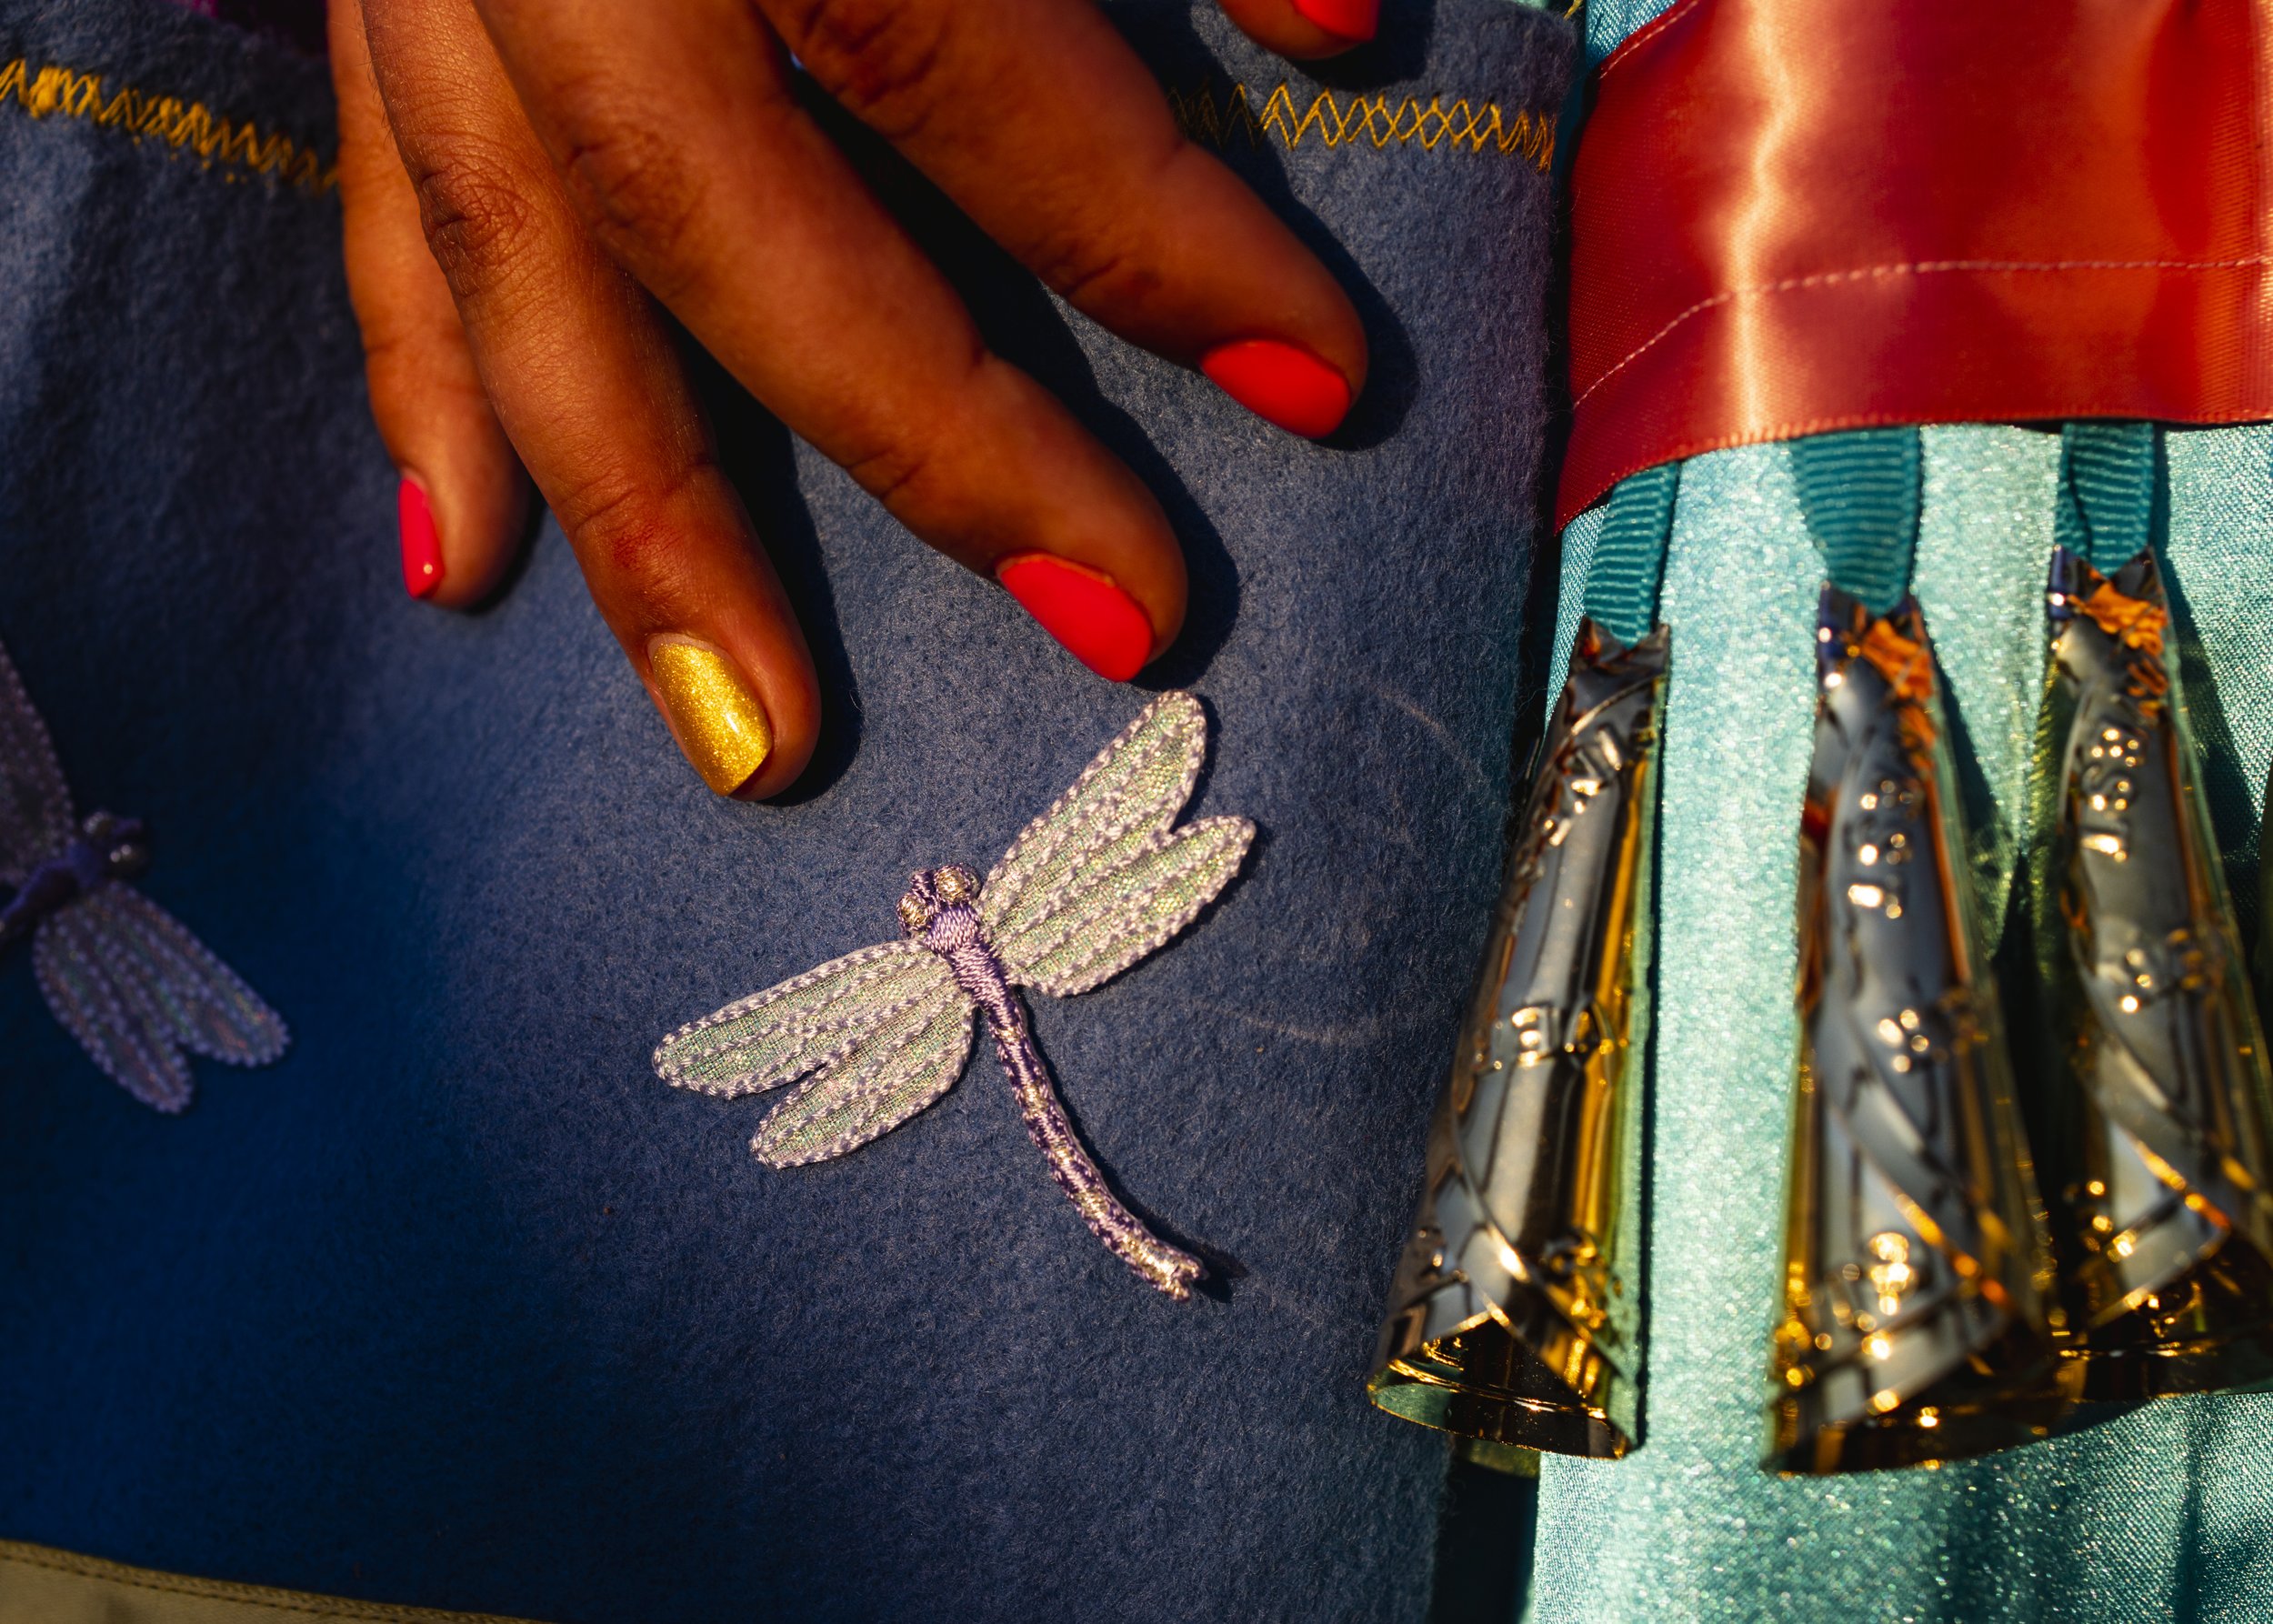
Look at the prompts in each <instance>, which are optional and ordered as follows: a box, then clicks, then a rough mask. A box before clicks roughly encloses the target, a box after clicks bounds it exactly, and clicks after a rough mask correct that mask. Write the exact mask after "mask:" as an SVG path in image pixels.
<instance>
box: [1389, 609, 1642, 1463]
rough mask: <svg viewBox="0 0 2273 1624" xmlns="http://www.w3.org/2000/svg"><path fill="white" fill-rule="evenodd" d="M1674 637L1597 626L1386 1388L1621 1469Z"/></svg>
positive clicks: (1453, 1418) (1449, 1418) (1409, 1413)
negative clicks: (1662, 728)
mask: <svg viewBox="0 0 2273 1624" xmlns="http://www.w3.org/2000/svg"><path fill="white" fill-rule="evenodd" d="M1667 640H1668V639H1667V632H1666V630H1665V628H1663V627H1659V628H1657V630H1655V631H1653V632H1652V633H1651V634H1650V635H1649V636H1648V637H1645V638H1643V639H1642V640H1641V641H1640V642H1638V643H1637V644H1636V645H1635V646H1634V647H1631V648H1627V647H1624V646H1622V645H1620V644H1619V643H1618V642H1617V640H1616V639H1615V638H1613V637H1610V636H1609V634H1607V632H1605V631H1603V630H1602V629H1601V628H1600V627H1597V626H1596V625H1595V624H1594V623H1593V622H1592V621H1582V622H1581V623H1580V627H1579V632H1578V636H1577V640H1576V645H1575V647H1573V649H1572V651H1571V661H1570V678H1569V681H1568V683H1567V686H1566V687H1565V688H1564V691H1563V695H1562V697H1561V699H1560V701H1559V702H1558V703H1557V707H1556V710H1555V717H1554V723H1553V727H1552V729H1551V731H1550V732H1549V734H1548V737H1547V748H1546V752H1545V755H1544V757H1543V759H1544V762H1545V765H1544V767H1543V768H1542V769H1541V771H1540V773H1539V775H1538V777H1537V780H1536V782H1535V783H1534V784H1533V786H1532V790H1531V797H1530V801H1529V803H1528V807H1527V811H1526V815H1525V817H1524V820H1523V822H1522V823H1521V824H1520V825H1519V826H1518V829H1517V839H1516V847H1515V851H1514V854H1513V856H1512V858H1511V860H1510V863H1509V867H1508V875H1507V887H1506V889H1505V891H1504V893H1503V895H1502V897H1501V899H1500V904H1499V909H1498V912H1497V916H1496V917H1495V919H1494V923H1493V928H1492V934H1491V937H1490V939H1489V941H1488V943H1487V946H1486V949H1485V955H1484V963H1483V967H1482V969H1481V972H1480V974H1479V977H1478V979H1477V988H1476V994H1475V998H1474V1001H1473V1003H1472V1004H1471V1006H1470V1010H1469V1015H1468V1019H1467V1024H1466V1026H1465V1027H1464V1028H1463V1029H1462V1032H1461V1035H1460V1041H1459V1048H1457V1051H1456V1053H1455V1057H1454V1060H1453V1066H1452V1072H1451V1076H1450V1077H1449V1078H1447V1082H1446V1084H1445V1088H1444V1092H1443V1094H1442V1095H1441V1097H1440V1098H1439V1099H1438V1102H1437V1115H1436V1119H1435V1122H1434V1125H1433V1126H1432V1128H1431V1129H1430V1133H1429V1139H1428V1178H1427V1188H1426V1189H1425V1190H1424V1192H1423V1195H1422V1198H1421V1205H1420V1213H1419V1217H1418V1218H1417V1219H1416V1220H1415V1224H1414V1228H1413V1232H1412V1236H1411V1238H1410V1239H1409V1240H1408V1241H1407V1245H1406V1248H1405V1254H1404V1258H1403V1259H1402V1260H1401V1262H1400V1263H1399V1265H1398V1268H1397V1278H1396V1282H1395V1284H1394V1286H1393V1287H1392V1288H1391V1293H1390V1309H1389V1315H1388V1318H1387V1323H1386V1324H1385V1325H1384V1326H1383V1328H1382V1333H1381V1340H1380V1348H1379V1353H1378V1356H1377V1359H1376V1361H1375V1364H1376V1369H1375V1373H1374V1376H1373V1378H1372V1380H1371V1381H1370V1383H1369V1384H1368V1388H1369V1390H1370V1391H1371V1393H1372V1395H1373V1399H1374V1402H1375V1403H1377V1404H1378V1405H1380V1406H1381V1407H1382V1408H1384V1409H1387V1410H1389V1411H1392V1412H1393V1413H1395V1414H1397V1415H1401V1416H1404V1417H1406V1418H1408V1419H1411V1420H1416V1421H1420V1422H1423V1423H1426V1424H1427V1425H1429V1426H1433V1427H1440V1428H1443V1429H1446V1430H1447V1431H1450V1432H1455V1433H1458V1434H1461V1435H1463V1436H1466V1437H1470V1438H1477V1439H1487V1440H1490V1441H1492V1442H1496V1443H1504V1444H1517V1445H1522V1446H1524V1447H1527V1448H1530V1449H1547V1450H1552V1451H1556V1452H1557V1453H1563V1454H1574V1455H1593V1456H1605V1457H1615V1456H1618V1455H1622V1454H1624V1453H1625V1452H1626V1450H1627V1449H1629V1448H1630V1447H1631V1446H1632V1445H1633V1443H1634V1441H1635V1439H1636V1436H1637V1411H1638V1402H1637V1400H1638V1392H1639V1388H1638V1383H1639V1379H1640V1375H1641V1350H1640V1345H1639V1328H1640V1308H1641V1302H1640V1279H1639V1275H1638V1270H1639V1266H1640V1258H1641V1239H1642V1237H1641V1235H1640V1224H1639V1208H1638V1203H1639V1200H1640V1193H1641V1190H1640V1186H1641V1178H1640V1168H1639V1165H1638V1164H1639V1152H1640V1125H1641V1117H1640V1109H1641V1101H1642V1070H1641V1065H1642V1052H1641V1051H1642V1048H1643V1047H1644V1038H1645V1035H1646V1033H1647V1024H1648V1023H1647V1007H1646V1000H1647V982H1648V962H1649V948H1648V921H1649V917H1650V907H1649V885H1650V870H1651V866H1652V861H1653V847H1652V841H1653V834H1654V828H1653V826H1654V823H1655V804H1656V800H1657V785H1656V782H1655V777H1656V775H1655V772H1654V756H1655V750H1656V747H1657V717H1658V707H1659V704H1660V697H1661V690H1662V687H1663V683H1664V677H1665V672H1666V660H1667Z"/></svg>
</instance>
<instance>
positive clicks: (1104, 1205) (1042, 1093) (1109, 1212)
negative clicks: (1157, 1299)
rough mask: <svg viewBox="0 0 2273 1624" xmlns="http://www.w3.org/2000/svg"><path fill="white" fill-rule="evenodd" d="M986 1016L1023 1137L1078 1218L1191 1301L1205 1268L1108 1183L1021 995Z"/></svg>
mask: <svg viewBox="0 0 2273 1624" xmlns="http://www.w3.org/2000/svg"><path fill="white" fill-rule="evenodd" d="M1006 1017H1007V1018H1006ZM987 1025H988V1026H989V1027H990V1028H992V1029H993V1032H994V1038H995V1052H996V1055H997V1056H998V1057H1000V1058H1001V1060H1002V1068H1003V1070H1004V1071H1005V1072H1006V1073H1007V1074H1008V1075H1009V1078H1010V1085H1011V1088H1013V1089H1014V1090H1015V1091H1016V1094H1017V1097H1018V1114H1019V1116H1020V1117H1021V1118H1023V1119H1024V1120H1025V1122H1026V1137H1027V1138H1031V1139H1032V1140H1033V1141H1034V1143H1035V1147H1036V1148H1037V1149H1039V1150H1040V1151H1041V1153H1042V1154H1043V1156H1044V1157H1046V1158H1048V1161H1049V1168H1050V1177H1051V1178H1054V1179H1056V1181H1057V1188H1060V1189H1062V1190H1064V1191H1065V1192H1066V1196H1067V1197H1068V1198H1071V1200H1072V1201H1073V1204H1074V1208H1075V1210H1076V1211H1077V1212H1079V1213H1080V1214H1081V1221H1082V1222H1083V1223H1085V1224H1086V1225H1088V1226H1089V1233H1090V1234H1092V1235H1094V1236H1096V1238H1098V1239H1099V1240H1101V1241H1103V1242H1104V1243H1105V1246H1106V1250H1108V1251H1110V1252H1111V1253H1112V1254H1113V1255H1114V1256H1115V1257H1116V1258H1119V1259H1120V1260H1121V1261H1122V1262H1124V1263H1126V1264H1127V1265H1128V1267H1129V1268H1132V1269H1134V1270H1135V1271H1136V1274H1137V1276H1138V1277H1139V1278H1142V1279H1143V1280H1144V1281H1145V1282H1146V1284H1147V1285H1149V1286H1151V1287H1153V1288H1155V1289H1156V1290H1158V1291H1163V1292H1166V1293H1167V1295H1168V1296H1170V1297H1172V1298H1176V1299H1177V1301H1178V1302H1183V1301H1185V1300H1186V1299H1187V1298H1190V1296H1191V1295H1192V1286H1193V1283H1194V1282H1195V1281H1197V1280H1198V1279H1199V1278H1201V1277H1202V1276H1204V1275H1205V1274H1206V1273H1207V1266H1206V1265H1204V1264H1203V1263H1201V1262H1200V1260H1199V1259H1198V1258H1195V1257H1193V1256H1192V1255H1191V1254H1190V1253H1189V1252H1186V1251H1182V1250H1179V1249H1178V1248H1175V1247H1172V1246H1170V1245H1169V1244H1168V1243H1167V1241H1165V1240H1162V1239H1161V1238H1159V1237H1158V1236H1157V1235H1155V1234H1154V1233H1153V1232H1152V1231H1151V1230H1150V1229H1148V1228H1146V1227H1145V1223H1144V1220H1143V1219H1142V1218H1138V1217H1137V1216H1136V1214H1135V1213H1133V1212H1131V1211H1129V1209H1128V1208H1126V1207H1125V1206H1123V1205H1122V1204H1121V1201H1120V1199H1119V1198H1117V1197H1116V1196H1115V1195H1114V1194H1113V1188H1112V1186H1110V1185H1109V1184H1107V1183H1106V1178H1105V1175H1104V1173H1103V1172H1101V1171H1100V1170H1099V1169H1098V1168H1097V1164H1096V1161H1095V1160H1094V1159H1093V1158H1091V1157H1090V1155H1089V1152H1088V1150H1087V1148H1086V1147H1084V1146H1083V1144H1082V1142H1081V1138H1080V1136H1079V1135H1078V1134H1076V1132H1075V1131H1074V1125H1073V1122H1072V1120H1071V1119H1070V1118H1067V1117H1066V1108H1065V1106H1064V1104H1063V1103H1062V1102H1061V1101H1060V1100H1059V1099H1058V1098H1057V1089H1056V1086H1055V1085H1054V1084H1053V1083H1052V1082H1051V1080H1050V1074H1049V1068H1048V1067H1047V1066H1046V1064H1045V1063H1044V1061H1043V1059H1042V1055H1041V1051H1040V1050H1039V1049H1037V1048H1035V1047H1034V1035H1033V1033H1032V1031H1031V1030H1030V1029H1029V1028H1027V1026H1026V1009H1025V1007H1024V1006H1023V1005H1021V1004H1020V1003H1019V1002H1018V999H1017V995H1016V993H1012V994H1010V996H1009V998H1008V1000H1007V1008H1006V1011H998V1010H995V1009H991V1008H990V1009H988V1011H987Z"/></svg>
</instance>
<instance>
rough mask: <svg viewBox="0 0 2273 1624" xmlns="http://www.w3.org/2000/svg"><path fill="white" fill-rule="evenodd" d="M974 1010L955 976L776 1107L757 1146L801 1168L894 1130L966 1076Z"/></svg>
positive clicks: (765, 1155) (774, 1159)
mask: <svg viewBox="0 0 2273 1624" xmlns="http://www.w3.org/2000/svg"><path fill="white" fill-rule="evenodd" d="M972 1007H973V1006H972V1002H971V997H970V995H969V994H968V993H966V992H965V991H964V990H963V989H962V988H961V987H957V986H956V984H955V982H954V981H953V980H952V979H948V980H946V982H945V983H944V985H942V986H941V987H938V988H937V989H936V990H935V991H933V992H932V993H930V994H928V995H926V997H921V998H918V999H916V1001H915V1002H913V1003H911V1004H908V1005H907V1006H906V1007H903V1008H901V1009H899V1010H897V1011H896V1012H895V1013H894V1014H893V1015H892V1017H891V1018H890V1019H888V1020H886V1022H885V1023H884V1024H883V1025H882V1026H880V1027H877V1028H875V1029H874V1030H872V1031H871V1032H869V1033H868V1034H867V1035H866V1037H865V1038H862V1039H861V1040H860V1041H859V1042H858V1043H857V1044H856V1045H855V1046H854V1047H853V1048H850V1049H849V1050H847V1051H846V1052H845V1053H844V1054H841V1055H839V1056H837V1057H836V1058H834V1059H832V1060H830V1061H829V1063H828V1064H827V1065H826V1066H824V1067H823V1068H821V1069H820V1070H819V1071H818V1072H817V1073H816V1074H815V1076H814V1077H813V1078H812V1079H811V1080H810V1081H809V1082H806V1084H804V1085H803V1086H802V1087H801V1088H798V1089H797V1091H796V1093H794V1094H792V1095H791V1096H790V1097H789V1098H786V1099H785V1100H783V1101H782V1102H781V1104H780V1105H778V1106H776V1108H774V1110H773V1113H772V1114H771V1115H770V1116H768V1117H767V1118H766V1120H765V1121H764V1122H762V1123H760V1124H759V1125H758V1129H757V1137H756V1138H755V1139H753V1140H751V1141H750V1149H751V1150H752V1151H753V1152H755V1153H756V1157H757V1158H758V1160H760V1161H762V1162H764V1163H766V1165H767V1166H768V1167H774V1168H799V1167H804V1166H806V1165H807V1164H809V1163H812V1162H816V1161H827V1160H828V1159H830V1158H832V1157H838V1156H842V1155H844V1154H845V1153H846V1151H848V1150H856V1149H858V1148H860V1147H861V1146H863V1145H865V1144H866V1143H867V1142H868V1141H869V1140H871V1139H873V1138H877V1137H879V1136H880V1135H883V1134H886V1133H889V1132H890V1131H891V1130H892V1129H894V1128H897V1127H898V1126H899V1125H900V1124H901V1123H903V1122H905V1121H906V1120H907V1119H908V1118H910V1117H913V1116H914V1115H915V1114H916V1112H918V1111H920V1110H922V1109H923V1108H925V1107H926V1106H927V1105H929V1104H930V1103H931V1102H932V1101H933V1100H935V1099H936V1098H939V1097H940V1096H941V1095H942V1094H945V1093H946V1091H947V1090H948V1089H949V1088H952V1087H954V1085H955V1079H956V1078H959V1077H961V1076H962V1075H963V1066H964V1062H965V1061H966V1060H967V1059H969V1058H970V1053H971V1010H972Z"/></svg>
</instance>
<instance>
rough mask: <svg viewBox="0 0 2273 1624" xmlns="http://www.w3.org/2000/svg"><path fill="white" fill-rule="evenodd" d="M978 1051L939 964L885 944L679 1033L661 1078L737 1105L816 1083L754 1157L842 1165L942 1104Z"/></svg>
mask: <svg viewBox="0 0 2273 1624" xmlns="http://www.w3.org/2000/svg"><path fill="white" fill-rule="evenodd" d="M970 1049H971V999H970V996H969V995H968V994H967V993H966V992H964V991H963V989H962V988H961V987H957V986H956V983H955V977H954V976H953V974H952V973H951V972H949V970H948V969H947V967H946V965H945V964H943V963H942V962H941V961H940V959H939V957H938V956H937V955H936V954H934V953H933V952H931V951H930V949H928V948H926V947H923V946H922V945H920V944H919V943H916V942H914V941H897V942H886V943H885V944H883V945H882V946H881V947H864V948H862V949H861V950H860V951H859V952H857V953H848V954H846V956H845V957H842V958H837V959H832V960H831V961H830V962H828V963H827V964H825V965H823V966H822V967H820V968H819V969H817V970H810V971H807V972H806V974H805V975H802V976H798V977H794V978H793V979H790V980H787V981H785V982H783V983H781V985H779V986H778V987H768V988H766V990H765V991H764V992H761V993H756V994H754V995H752V996H751V997H746V998H744V999H742V1000H740V1001H739V1002H738V1003H733V1004H729V1005H727V1006H726V1007H725V1008H724V1009H721V1010H719V1011H718V1012H717V1013H716V1015H712V1016H706V1017H705V1018H703V1019H701V1020H698V1021H696V1022H695V1023H693V1024H692V1025H690V1026H686V1027H682V1028H679V1029H678V1030H677V1031H676V1032H674V1033H672V1034H671V1036H670V1037H668V1038H665V1039H664V1040H663V1043H662V1045H661V1047H659V1048H657V1049H656V1053H655V1068H656V1075H658V1076H659V1077H661V1078H663V1080H664V1081H666V1082H667V1083H672V1084H675V1085H676V1086H677V1087H679V1088H695V1089H699V1090H700V1091H702V1092H703V1093H706V1094H716V1095H721V1096H725V1097H728V1098H731V1097H733V1096H735V1095H739V1094H755V1093H758V1092H761V1091H762V1090H765V1089H767V1088H780V1087H781V1086H782V1085H783V1084H785V1083H788V1082H793V1081H795V1080H796V1078H801V1077H806V1076H807V1074H808V1073H809V1074H811V1076H810V1078H809V1080H808V1081H806V1084H805V1085H804V1086H803V1087H802V1088H798V1089H797V1091H796V1093H794V1094H792V1095H791V1096H790V1097H789V1098H787V1099H785V1100H784V1101H782V1103H781V1104H780V1105H779V1106H777V1107H776V1108H775V1109H774V1111H773V1113H772V1114H771V1115H770V1116H768V1117H767V1118H766V1120H765V1121H764V1122H763V1123H762V1124H761V1125H760V1126H759V1128H758V1130H757V1138H756V1139H754V1140H753V1141H752V1142H751V1146H750V1148H751V1149H752V1150H754V1151H755V1152H756V1154H757V1156H758V1158H759V1159H760V1160H762V1161H765V1162H767V1163H769V1164H770V1165H772V1166H775V1167H801V1166H804V1165H805V1164H806V1163H808V1162H816V1161H826V1160H828V1159H829V1158H831V1157H836V1156H842V1155H844V1154H845V1152H846V1151H847V1150H852V1149H855V1148H858V1147H859V1146H862V1145H865V1144H866V1143H867V1142H868V1141H869V1140H870V1139H873V1138H876V1136H877V1135H878V1134H881V1133H885V1132H887V1131H889V1130H890V1129H892V1128H896V1127H898V1126H899V1125H900V1124H901V1123H903V1122H905V1121H906V1120H907V1119H908V1118H910V1117H912V1116H914V1115H915V1114H916V1112H917V1111H920V1110H922V1109H923V1108H924V1107H926V1106H927V1105H929V1104H930V1103H931V1102H932V1101H933V1100H935V1099H936V1098H939V1096H940V1095H942V1094H944V1093H946V1090H947V1088H949V1087H950V1086H951V1085H952V1084H953V1083H954V1082H955V1079H956V1078H957V1077H959V1076H961V1075H962V1071H963V1063H964V1061H965V1059H966V1058H968V1057H969V1054H970Z"/></svg>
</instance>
